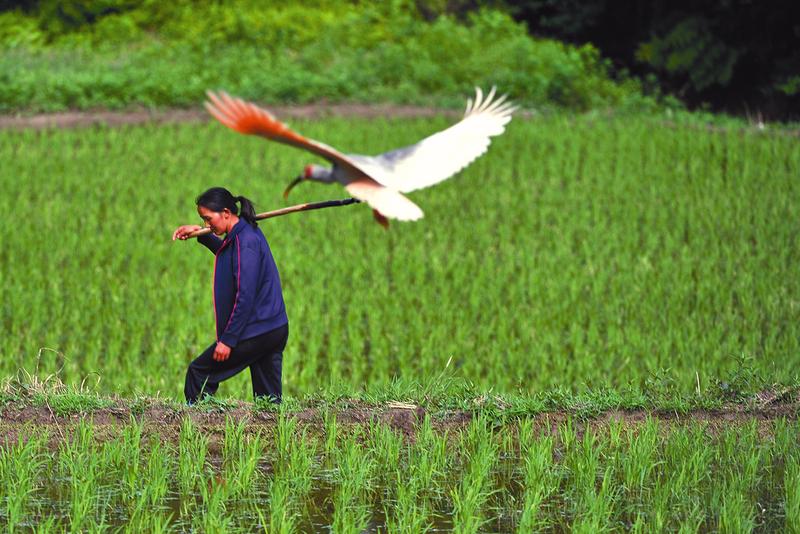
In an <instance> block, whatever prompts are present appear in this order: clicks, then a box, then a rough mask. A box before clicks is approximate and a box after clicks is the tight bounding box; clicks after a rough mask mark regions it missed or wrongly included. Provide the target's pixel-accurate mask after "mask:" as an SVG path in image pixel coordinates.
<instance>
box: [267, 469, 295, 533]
mask: <svg viewBox="0 0 800 534" xmlns="http://www.w3.org/2000/svg"><path fill="white" fill-rule="evenodd" d="M292 501H293V497H292V493H291V489H290V487H289V481H288V480H287V479H279V480H273V481H272V483H271V484H270V489H269V520H266V519H265V518H264V516H263V512H262V511H261V509H260V508H259V509H258V516H259V519H260V521H261V524H262V525H268V532H269V533H270V534H293V533H294V532H297V512H296V506H294V503H293V502H292Z"/></svg>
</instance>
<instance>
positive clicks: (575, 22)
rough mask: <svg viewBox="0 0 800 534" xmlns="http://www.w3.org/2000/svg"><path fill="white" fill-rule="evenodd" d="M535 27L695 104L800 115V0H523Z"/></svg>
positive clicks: (521, 15)
mask: <svg viewBox="0 0 800 534" xmlns="http://www.w3.org/2000/svg"><path fill="white" fill-rule="evenodd" d="M506 5H507V6H508V9H509V10H510V12H511V13H512V14H513V16H514V17H515V18H517V19H518V20H521V21H524V22H525V23H526V24H527V25H528V29H529V31H530V32H531V33H532V34H534V35H539V36H547V37H555V38H559V39H563V40H566V41H570V42H573V43H586V42H590V43H593V44H594V45H595V46H597V47H598V48H599V49H600V50H601V51H602V53H603V55H604V56H606V57H608V58H610V59H611V60H612V61H613V62H614V65H615V66H616V67H617V69H618V70H620V71H621V70H623V69H624V70H628V71H630V72H632V73H634V74H637V75H639V76H646V75H647V74H655V75H656V76H657V78H658V81H659V85H660V86H661V87H662V88H663V89H664V90H665V91H666V92H669V93H672V94H674V95H676V96H678V97H679V98H681V99H682V100H683V101H684V102H686V103H687V104H688V105H689V106H691V107H699V106H706V105H707V106H709V107H710V108H711V109H713V110H715V111H727V112H730V113H735V114H740V115H750V116H759V115H760V116H763V117H764V118H769V119H794V120H797V119H800V1H798V0H766V1H759V0H716V1H715V0H694V1H689V0H672V1H668V0H650V1H645V0H630V1H614V0H517V1H509V2H507V4H506Z"/></svg>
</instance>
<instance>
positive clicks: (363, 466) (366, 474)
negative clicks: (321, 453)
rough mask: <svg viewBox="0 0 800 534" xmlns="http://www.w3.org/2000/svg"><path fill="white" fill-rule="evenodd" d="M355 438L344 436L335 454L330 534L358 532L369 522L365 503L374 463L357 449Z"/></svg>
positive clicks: (363, 452)
mask: <svg viewBox="0 0 800 534" xmlns="http://www.w3.org/2000/svg"><path fill="white" fill-rule="evenodd" d="M358 439H359V436H358V434H353V435H351V436H348V438H347V439H346V440H345V441H344V442H343V443H342V444H341V446H340V447H339V448H338V449H337V450H336V453H335V460H334V461H335V469H334V473H335V481H336V484H337V487H336V490H335V492H334V496H333V522H332V525H331V528H332V529H333V531H334V532H343V533H353V532H361V531H363V529H364V528H365V527H366V525H367V522H368V521H369V518H370V515H371V514H370V510H369V507H368V505H367V499H368V496H369V493H370V490H371V485H372V477H373V473H374V467H375V460H374V459H373V457H372V455H371V454H369V453H367V451H365V450H364V449H362V448H361V447H360V446H359V445H358Z"/></svg>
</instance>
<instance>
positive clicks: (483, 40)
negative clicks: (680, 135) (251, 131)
mask: <svg viewBox="0 0 800 534" xmlns="http://www.w3.org/2000/svg"><path fill="white" fill-rule="evenodd" d="M474 85H481V86H484V87H486V86H489V85H497V86H498V87H500V88H501V90H502V91H503V92H508V93H510V94H511V95H512V96H513V97H514V98H515V99H516V100H517V101H519V102H520V103H522V104H526V105H529V106H536V107H539V108H547V107H564V108H569V109H574V110H586V109H590V108H596V107H635V108H642V107H651V106H652V105H653V100H652V99H650V98H647V97H644V96H643V94H642V90H641V87H640V84H639V83H638V82H636V81H635V80H633V79H625V80H613V79H612V78H611V76H610V71H609V65H608V63H607V62H606V61H605V60H604V59H602V58H601V56H600V54H599V53H598V51H597V49H596V48H594V47H593V46H591V45H588V44H587V45H583V46H580V47H577V46H570V45H564V44H562V43H559V42H557V41H553V40H547V39H535V38H531V37H530V36H529V35H528V34H527V32H526V30H525V26H524V25H523V24H520V23H516V22H514V21H513V20H512V19H511V17H510V16H508V15H507V14H504V13H503V12H502V11H499V10H496V9H482V10H478V11H473V12H470V13H469V14H468V15H466V16H464V17H459V18H456V17H454V16H451V15H447V14H443V15H440V16H437V17H434V18H431V19H428V18H425V17H424V16H423V13H422V12H421V11H420V10H418V9H417V8H416V6H415V4H414V3H413V2H411V1H408V0H397V1H393V2H374V3H373V2H344V1H341V0H337V1H334V0H316V1H311V0H309V1H305V2H301V3H294V2H293V3H285V2H252V1H249V0H231V1H225V2H215V3H196V2H189V1H186V0H184V1H180V2H150V1H144V0H105V1H103V2H90V1H87V0H72V1H67V2H47V1H43V2H39V3H38V4H34V8H33V9H30V10H29V11H23V10H20V9H17V10H7V11H5V12H3V13H0V110H5V111H11V110H20V109H24V110H58V109H66V108H90V107H110V108H118V107H124V106H130V105H134V104H141V105H145V106H170V105H180V106H190V105H196V104H197V103H198V102H199V101H200V100H201V99H202V98H203V94H204V91H205V90H207V89H209V88H225V89H226V90H228V91H229V92H233V93H236V94H239V95H241V96H244V97H248V98H253V99H258V100H262V101H281V102H308V101H313V100H320V99H325V100H328V101H342V100H360V101H391V102H413V103H426V104H431V103H436V104H443V105H461V99H462V95H464V94H466V93H468V92H470V91H471V89H472V87H473V86H474Z"/></svg>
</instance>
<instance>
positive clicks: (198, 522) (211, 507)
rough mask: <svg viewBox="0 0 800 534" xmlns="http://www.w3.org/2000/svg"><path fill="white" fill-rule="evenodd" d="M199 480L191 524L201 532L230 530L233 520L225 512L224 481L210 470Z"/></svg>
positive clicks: (226, 507) (226, 491)
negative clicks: (198, 500)
mask: <svg viewBox="0 0 800 534" xmlns="http://www.w3.org/2000/svg"><path fill="white" fill-rule="evenodd" d="M199 481H200V482H201V483H200V484H198V490H199V491H198V492H199V495H200V502H199V503H198V506H197V509H196V510H195V513H194V514H193V516H192V525H193V526H194V527H195V528H197V529H199V530H200V531H202V532H208V533H220V534H224V533H226V532H230V531H231V530H232V529H233V521H232V517H231V516H230V515H229V514H228V513H227V511H228V493H229V492H228V488H227V483H226V481H225V480H223V479H221V478H220V477H218V476H215V475H214V474H213V473H210V472H209V473H207V475H206V476H205V477H202V478H201V479H200V480H199Z"/></svg>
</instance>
